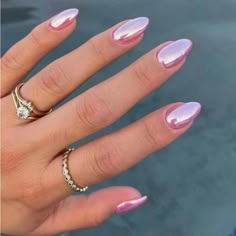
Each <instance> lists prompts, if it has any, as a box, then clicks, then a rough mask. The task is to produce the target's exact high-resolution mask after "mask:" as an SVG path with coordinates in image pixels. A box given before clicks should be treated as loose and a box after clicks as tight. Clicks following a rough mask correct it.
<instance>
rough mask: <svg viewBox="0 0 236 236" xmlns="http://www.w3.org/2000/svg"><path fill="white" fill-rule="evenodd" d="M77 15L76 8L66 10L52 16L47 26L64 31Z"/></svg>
mask: <svg viewBox="0 0 236 236" xmlns="http://www.w3.org/2000/svg"><path fill="white" fill-rule="evenodd" d="M78 14H79V10H78V9H76V8H71V9H67V10H65V11H62V12H61V13H59V14H58V15H56V16H54V17H53V18H52V19H51V20H50V23H49V25H50V27H52V28H53V29H56V30H61V29H64V28H66V27H67V26H68V25H70V24H71V23H72V22H73V20H74V19H75V18H76V16H77V15H78Z"/></svg>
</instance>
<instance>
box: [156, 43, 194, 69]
mask: <svg viewBox="0 0 236 236" xmlns="http://www.w3.org/2000/svg"><path fill="white" fill-rule="evenodd" d="M191 48H192V41H191V40H189V39H180V40H177V41H174V42H172V43H170V44H168V45H167V46H165V47H164V48H162V49H161V50H160V51H159V52H158V54H157V60H158V61H159V63H161V64H162V65H163V66H164V67H165V68H170V67H173V66H175V65H177V64H179V63H180V62H182V61H183V60H184V59H185V58H186V56H187V55H188V53H189V52H190V50H191Z"/></svg>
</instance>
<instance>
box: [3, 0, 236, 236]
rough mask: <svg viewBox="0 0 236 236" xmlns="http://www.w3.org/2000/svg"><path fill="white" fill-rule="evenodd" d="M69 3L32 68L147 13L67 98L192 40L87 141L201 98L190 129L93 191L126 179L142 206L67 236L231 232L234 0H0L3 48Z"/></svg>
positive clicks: (235, 175)
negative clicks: (58, 31) (73, 19)
mask: <svg viewBox="0 0 236 236" xmlns="http://www.w3.org/2000/svg"><path fill="white" fill-rule="evenodd" d="M70 7H79V8H80V12H81V14H80V16H79V24H78V26H77V28H76V30H75V32H74V33H73V35H72V36H71V37H70V38H69V39H68V40H66V41H65V42H64V43H63V44H62V45H61V46H60V47H59V48H57V49H56V50H55V51H53V52H52V53H50V54H49V55H48V56H47V57H46V58H45V59H44V60H43V61H42V62H41V63H40V64H39V65H38V66H37V67H36V68H35V70H34V71H32V73H31V75H32V74H33V73H35V72H36V71H38V70H39V69H40V68H42V67H43V66H45V65H46V64H48V63H49V61H51V60H53V59H55V58H57V57H59V56H61V55H63V54H65V53H66V52H68V51H70V50H72V49H74V48H76V47H77V46H79V45H80V44H81V43H83V42H84V41H86V40H87V39H88V38H89V37H91V36H92V35H94V34H96V33H98V32H100V31H102V30H105V29H106V28H108V27H110V26H112V25H113V24H115V23H117V22H119V21H121V20H124V19H127V18H132V17H137V16H148V17H149V18H150V20H151V24H150V27H149V28H148V30H147V32H146V36H145V38H144V40H143V42H142V43H141V44H140V45H139V46H137V47H136V48H135V49H133V50H132V51H131V52H129V53H128V54H127V55H125V56H123V57H122V58H120V59H119V60H117V61H116V62H114V63H112V64H111V65H110V66H108V67H107V68H105V69H104V70H102V71H101V72H99V73H98V74H97V75H96V76H95V77H93V78H91V79H90V80H89V81H88V82H87V83H86V84H84V85H83V86H82V87H81V88H80V89H79V90H77V91H76V92H75V93H74V94H72V95H71V97H72V96H75V95H76V94H79V93H81V92H82V91H84V90H85V89H86V88H88V87H90V86H91V85H94V84H96V83H98V82H100V81H102V80H104V79H106V78H107V77H108V76H110V75H112V74H114V73H115V72H117V71H119V70H120V69H121V68H123V67H125V66H126V65H128V64H129V63H131V62H132V61H133V60H135V59H136V58H138V57H139V56H140V55H142V54H143V53H144V52H146V51H148V50H149V49H151V48H152V47H155V46H156V45H157V44H159V43H161V42H163V41H166V40H173V39H178V38H182V37H188V38H191V39H192V40H193V43H194V47H193V51H192V53H191V54H190V56H189V58H188V61H187V63H186V64H185V66H184V68H183V69H182V70H181V71H180V72H179V73H178V74H176V75H175V76H174V77H173V78H172V79H171V80H169V81H168V82H167V83H166V84H165V85H164V86H162V87H161V88H160V89H158V90H157V91H155V92H153V93H152V94H150V95H149V96H147V97H146V98H145V99H143V100H142V101H141V102H140V103H139V104H138V105H136V106H135V107H134V108H133V109H131V110H130V111H129V112H128V113H127V114H126V115H125V116H124V117H122V118H121V119H120V120H119V121H117V122H116V123H114V124H113V125H112V126H110V127H108V128H106V129H104V130H103V131H101V132H99V133H98V134H96V135H94V136H92V138H94V137H96V136H97V135H101V134H103V133H106V132H110V131H112V130H114V129H117V128H119V127H121V126H124V125H126V124H129V123H130V122H133V121H134V120H136V119H138V118H140V117H142V116H143V115H145V114H147V113H148V112H150V111H152V110H154V109H156V108H158V107H161V106H162V105H165V104H168V103H170V102H175V101H192V100H193V101H199V102H201V103H202V104H203V110H202V113H201V116H200V117H199V118H198V119H197V120H196V122H195V124H194V126H193V127H192V128H191V130H190V131H188V132H187V133H186V134H185V135H184V136H182V137H181V138H180V139H178V140H177V141H175V142H174V143H173V144H171V145H170V146H169V147H167V148H165V149H164V150H162V151H160V152H158V153H154V154H153V155H151V156H150V157H149V158H147V159H145V160H144V161H143V162H142V163H140V164H139V165H137V166H135V167H133V168H132V169H130V170H129V171H127V172H126V173H123V174H121V175H119V176H117V177H114V178H113V179H111V180H108V181H106V182H104V183H102V184H100V185H98V186H96V187H92V188H91V190H95V189H96V188H100V187H102V186H108V185H131V186H134V187H136V188H138V189H139V190H140V191H141V192H142V193H144V194H147V195H148V196H149V201H148V202H147V204H145V205H143V206H142V207H141V208H140V209H138V210H135V211H133V212H130V213H127V214H125V215H116V216H114V217H112V218H111V219H110V220H109V221H107V222H106V223H104V224H103V225H102V226H100V227H98V228H96V229H88V230H82V231H75V232H70V233H68V235H83V236H90V235H98V236H100V235H103V236H104V235H111V234H112V235H113V236H120V235H121V234H122V235H127V236H131V235H132V236H133V235H135V236H143V235H146V236H156V235H161V236H174V235H178V236H190V235H191V236H229V235H233V231H234V230H235V228H236V187H235V186H236V171H235V170H236V144H235V136H236V135H235V134H236V121H235V118H236V108H235V100H236V93H235V86H236V76H235V75H236V73H235V65H236V1H235V0H224V1H215V0H195V1H194V0H143V1H141V0H119V1H117V0H80V1H79V0H74V1H72V0H66V1H63V0H60V1H59V0H58V1H53V0H47V1H46V0H44V1H43V0H40V1H30V0H28V1H25V0H24V1H23V0H17V1H13V0H12V1H11V0H5V1H4V0H3V1H2V36H1V39H2V53H4V52H5V51H6V49H7V48H9V47H10V46H11V45H12V44H14V43H15V42H17V41H18V40H19V39H20V38H22V37H23V36H25V35H26V34H27V33H28V32H29V31H30V30H31V29H32V28H33V27H34V26H35V25H37V24H38V23H39V22H41V21H43V20H45V19H47V18H49V17H51V16H52V15H54V14H55V13H58V12H60V11H61V10H64V9H66V8H70ZM87 140H89V138H88V139H85V140H83V142H85V141H87ZM127 158H128V157H127ZM65 235H67V234H65Z"/></svg>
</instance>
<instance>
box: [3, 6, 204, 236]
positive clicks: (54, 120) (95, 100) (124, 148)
mask: <svg viewBox="0 0 236 236" xmlns="http://www.w3.org/2000/svg"><path fill="white" fill-rule="evenodd" d="M77 13H78V11H77V9H69V10H67V11H64V12H62V13H61V14H59V15H57V16H56V17H54V18H52V19H50V20H48V21H46V22H44V23H42V24H40V25H39V26H37V27H36V28H35V29H33V30H32V32H31V33H30V34H29V35H28V36H26V37H25V38H24V39H22V40H21V41H20V42H18V43H17V44H15V45H14V46H13V47H12V48H10V49H9V50H8V51H7V52H6V54H5V55H3V57H2V58H1V72H2V77H1V83H2V88H1V104H2V114H3V116H2V124H1V125H2V127H1V128H2V145H1V147H2V150H1V151H2V158H1V162H2V163H1V170H2V232H4V233H8V234H15V235H51V234H55V233H59V232H63V231H68V230H73V229H79V228H84V227H91V226H96V225H98V224H100V223H101V222H103V221H104V220H105V219H107V218H108V217H109V216H111V215H112V214H113V213H114V212H117V213H120V212H124V211H127V210H130V209H132V208H135V207H137V206H138V205H140V204H142V203H143V202H144V201H145V200H146V197H145V196H144V197H142V196H141V194H140V193H139V192H138V191H137V190H135V189H133V188H131V187H110V188H106V189H102V190H99V191H97V192H94V193H92V194H89V195H82V194H81V195H79V196H69V195H70V194H71V192H72V190H71V189H70V188H69V186H68V185H67V183H66V181H65V179H64V177H63V175H62V156H63V152H64V150H65V149H66V147H67V146H68V145H70V144H71V143H73V142H75V141H77V140H80V139H82V138H85V137H86V136H88V135H90V134H92V133H94V132H96V131H98V130H100V129H102V128H104V127H106V126H108V125H110V124H112V123H113V122H114V121H116V120H117V119H118V118H119V117H121V116H122V115H123V114H124V113H126V112H127V111H128V110H129V109H130V108H131V107H132V106H134V105H135V104H136V103H137V102H138V101H140V100H141V99H142V98H143V97H144V96H146V95H147V94H149V93H150V92H151V91H153V90H154V89H156V88H158V87H159V86H160V85H161V84H162V83H163V82H165V81H166V80H167V79H168V78H169V77H170V76H171V75H173V74H174V73H175V72H176V71H177V70H178V69H180V67H181V66H182V65H183V63H184V61H185V59H186V56H187V54H188V53H189V51H190V49H191V41H190V40H187V39H182V40H178V41H175V42H166V43H164V44H162V45H160V46H158V47H157V48H154V49H153V50H151V51H150V52H148V53H147V54H145V55H144V56H142V57H141V58H139V59H138V60H137V61H135V62H134V63H133V64H131V65H129V66H128V67H127V68H125V69H124V70H122V71H121V72H119V73H118V74H115V75H114V76H112V77H111V78H108V79H107V80H105V81H104V82H102V83H100V84H98V85H96V86H94V87H92V88H90V89H88V90H87V91H85V92H84V93H82V94H80V95H79V96H77V97H76V98H74V99H72V100H71V101H69V102H67V103H66V104H64V105H63V106H61V107H59V108H58V109H56V110H53V111H52V112H51V113H49V114H47V115H45V116H44V117H41V118H40V119H37V120H34V121H32V122H30V121H29V120H27V119H25V120H23V119H20V118H18V117H17V115H16V108H15V106H14V103H13V99H12V96H11V91H12V90H13V89H14V88H15V86H16V85H17V84H18V83H19V82H20V81H21V80H22V79H23V78H24V76H25V75H26V74H27V73H28V72H29V71H30V70H31V69H32V68H33V66H35V65H36V63H37V62H38V61H39V60H40V59H41V58H42V57H43V56H45V55H46V54H47V53H48V52H49V51H50V50H52V49H53V48H54V47H56V46H57V45H58V44H60V43H61V42H62V41H63V40H64V39H65V38H66V37H68V36H69V34H70V33H71V32H72V31H73V29H74V28H75V25H76V19H75V18H76V16H77ZM148 23H149V20H148V19H147V18H145V17H140V18H136V19H133V20H128V21H124V22H121V23H119V24H118V25H115V26H114V27H112V28H111V29H108V30H106V31H105V32H103V33H101V34H99V35H97V36H95V37H93V38H91V39H90V40H88V41H87V42H86V43H85V44H83V45H82V46H80V47H79V48H77V49H76V50H74V51H72V52H70V53H68V54H67V55H65V56H63V57H61V58H59V59H57V60H55V61H54V62H52V63H51V64H49V65H48V66H46V67H45V68H44V69H43V70H42V71H40V72H39V73H37V74H36V75H34V76H33V78H31V79H30V80H29V81H27V82H26V83H25V84H24V86H23V87H22V88H21V90H20V93H21V95H22V97H23V98H24V99H26V100H29V101H32V103H33V105H34V106H35V107H36V108H37V109H39V110H42V111H46V110H48V109H50V108H52V107H53V106H55V105H56V104H57V103H59V102H60V101H61V100H62V99H64V98H65V97H66V96H67V95H68V94H70V93H71V92H72V91H73V90H74V89H76V88H77V87H78V86H80V85H81V84H82V83H83V82H85V81H86V80H87V79H88V78H90V77H91V76H92V75H93V74H94V73H96V72H97V71H98V70H100V69H101V68H103V67H104V66H105V65H107V64H109V63H110V62H111V61H112V60H114V59H116V58H118V57H119V56H121V55H122V54H124V53H126V52H127V51H128V50H129V49H131V48H133V47H134V46H136V45H137V44H138V43H139V42H140V41H141V39H142V37H143V34H144V31H145V29H146V27H147V26H148ZM200 108H201V106H200V104H199V103H195V102H191V103H174V104H170V105H167V106H165V107H163V108H161V109H159V110H157V111H154V112H152V113H151V114H149V115H147V116H145V117H144V118H142V119H140V120H138V121H136V122H134V123H133V124H130V125H128V126H127V127H124V128H122V129H120V130H117V131H115V132H112V133H110V134H106V135H104V136H102V137H99V138H97V139H95V140H93V141H90V142H88V143H85V144H83V145H81V146H79V147H77V148H76V149H75V150H74V151H73V152H71V154H70V156H69V167H70V169H69V170H70V174H71V176H72V177H73V179H74V181H75V182H76V184H77V185H78V186H86V185H88V186H90V185H93V184H96V183H98V182H100V181H102V180H104V179H107V178H110V177H112V176H114V175H117V174H118V173H120V172H122V171H125V170H127V169H128V168H130V167H131V166H133V165H135V164H136V163H137V162H139V161H141V160H142V159H143V158H144V157H145V156H147V155H149V154H150V153H152V152H155V151H157V150H159V149H161V148H162V147H165V146H166V145H168V144H169V143H170V142H172V141H173V140H174V139H176V138H177V137H178V136H180V135H181V134H183V133H184V132H185V131H186V130H187V129H188V128H189V127H190V126H191V124H192V122H193V120H194V119H195V117H196V116H197V115H198V114H199V112H200Z"/></svg>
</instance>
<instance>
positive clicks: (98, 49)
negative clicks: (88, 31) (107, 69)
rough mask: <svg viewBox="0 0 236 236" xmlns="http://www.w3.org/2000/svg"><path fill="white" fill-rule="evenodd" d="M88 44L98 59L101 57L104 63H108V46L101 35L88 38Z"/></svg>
mask: <svg viewBox="0 0 236 236" xmlns="http://www.w3.org/2000/svg"><path fill="white" fill-rule="evenodd" d="M88 45H89V47H90V48H91V50H92V52H93V54H95V57H96V59H99V60H100V62H102V63H108V62H109V58H108V56H107V54H106V51H107V50H106V48H105V47H104V46H103V45H104V44H102V43H101V40H100V39H99V36H98V35H97V36H94V37H92V38H91V39H89V40H88Z"/></svg>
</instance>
